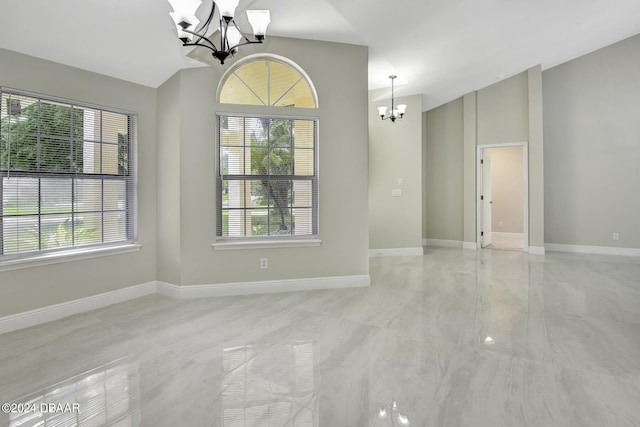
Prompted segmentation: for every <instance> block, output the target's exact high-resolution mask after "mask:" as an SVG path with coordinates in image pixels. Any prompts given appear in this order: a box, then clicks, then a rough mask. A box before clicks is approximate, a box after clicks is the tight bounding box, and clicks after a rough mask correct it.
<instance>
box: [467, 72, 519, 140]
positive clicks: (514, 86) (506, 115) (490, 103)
mask: <svg viewBox="0 0 640 427" xmlns="http://www.w3.org/2000/svg"><path fill="white" fill-rule="evenodd" d="M477 94H478V95H477V104H476V105H477V109H478V111H477V115H478V117H477V120H478V121H477V132H478V133H477V138H478V139H477V143H478V145H485V144H500V143H504V142H522V141H528V140H529V106H528V99H529V95H528V87H527V73H520V74H517V75H515V76H513V77H510V78H508V79H505V80H502V81H500V82H497V83H495V84H493V85H491V86H488V87H486V88H484V89H480V90H479V91H478V92H477Z"/></svg>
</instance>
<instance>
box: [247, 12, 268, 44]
mask: <svg viewBox="0 0 640 427" xmlns="http://www.w3.org/2000/svg"><path fill="white" fill-rule="evenodd" d="M247 19H248V20H249V24H250V25H251V28H253V35H254V36H256V39H260V38H264V36H265V34H267V27H268V26H269V23H270V22H271V14H270V13H269V11H268V10H247Z"/></svg>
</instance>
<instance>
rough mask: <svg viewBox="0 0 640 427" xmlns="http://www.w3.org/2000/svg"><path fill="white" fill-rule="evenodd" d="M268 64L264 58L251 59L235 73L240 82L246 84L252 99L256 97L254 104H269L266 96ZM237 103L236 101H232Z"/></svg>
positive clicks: (267, 89)
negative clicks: (256, 100)
mask: <svg viewBox="0 0 640 427" xmlns="http://www.w3.org/2000/svg"><path fill="white" fill-rule="evenodd" d="M268 67H269V64H268V62H267V61H265V60H257V61H251V62H249V63H248V64H245V65H243V66H241V67H240V68H238V69H237V70H236V71H235V73H234V74H235V75H236V76H237V77H238V78H239V79H240V83H241V84H242V85H243V86H246V87H247V88H248V89H250V91H251V92H252V93H253V95H254V99H258V100H259V102H256V103H255V104H256V105H269V101H268V99H269V97H268V91H269V87H268V81H269V70H268ZM234 104H238V102H234Z"/></svg>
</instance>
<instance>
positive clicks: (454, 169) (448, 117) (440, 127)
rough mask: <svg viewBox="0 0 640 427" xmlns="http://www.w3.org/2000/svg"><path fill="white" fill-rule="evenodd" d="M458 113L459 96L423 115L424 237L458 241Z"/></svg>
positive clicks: (460, 130) (460, 187)
mask: <svg viewBox="0 0 640 427" xmlns="http://www.w3.org/2000/svg"><path fill="white" fill-rule="evenodd" d="M462 114H463V111H462V98H458V99H456V100H455V101H452V102H450V103H448V104H445V105H443V106H440V107H438V108H434V109H433V110H430V111H427V112H425V113H424V114H423V120H424V122H425V144H424V150H425V153H426V155H425V160H424V170H425V182H424V186H425V192H424V200H423V206H424V212H426V215H423V216H424V218H425V228H424V230H425V233H426V234H424V237H425V238H429V239H442V240H455V241H462V212H463V207H462V190H463V183H462V177H463V173H462V171H463V167H462V160H463V155H462V150H463V127H462Z"/></svg>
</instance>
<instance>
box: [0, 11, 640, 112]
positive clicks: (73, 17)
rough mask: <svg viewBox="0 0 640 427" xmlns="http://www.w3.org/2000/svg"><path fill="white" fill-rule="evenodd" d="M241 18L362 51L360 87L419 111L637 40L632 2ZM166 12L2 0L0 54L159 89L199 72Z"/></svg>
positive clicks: (639, 22)
mask: <svg viewBox="0 0 640 427" xmlns="http://www.w3.org/2000/svg"><path fill="white" fill-rule="evenodd" d="M208 1H209V0H205V4H208ZM240 8H241V9H246V8H251V9H270V10H271V21H272V22H271V25H270V27H269V29H268V32H267V36H269V35H273V36H283V37H293V38H304V39H315V40H326V41H336V42H343V43H354V44H361V45H366V46H368V47H369V88H370V89H378V88H382V87H386V86H389V79H388V78H387V77H388V76H389V75H390V74H397V75H398V76H399V78H398V82H399V83H400V86H399V87H398V88H397V94H398V95H410V94H418V93H419V94H422V97H423V109H425V110H428V109H431V108H433V107H436V106H438V105H441V104H443V103H445V102H448V101H450V100H452V99H455V98H457V97H459V96H461V95H463V94H465V93H467V92H470V91H473V90H476V89H479V88H482V87H485V86H487V85H489V84H492V83H494V82H495V81H497V80H498V79H500V78H504V77H508V76H510V75H513V74H516V73H519V72H521V71H523V70H525V69H527V68H529V67H531V66H534V65H537V64H542V68H543V69H547V68H550V67H553V66H555V65H558V64H560V63H563V62H566V61H568V60H571V59H573V58H576V57H578V56H581V55H583V54H585V53H588V52H591V51H594V50H596V49H599V48H601V47H604V46H607V45H609V44H612V43H614V42H617V41H619V40H622V39H625V38H627V37H630V36H633V35H635V34H638V33H640V1H638V0H562V1H558V0H394V1H392V2H390V1H387V2H382V1H379V0H348V1H346V0H241V2H240ZM170 11H171V7H170V5H169V3H168V2H167V1H165V0H135V1H134V0H109V1H98V0H58V1H51V0H28V1H16V0H0V13H1V15H2V17H3V19H2V25H0V47H2V48H6V49H9V50H13V51H17V52H22V53H25V54H28V55H33V56H36V57H40V58H44V59H48V60H51V61H55V62H59V63H63V64H66V65H70V66H74V67H78V68H82V69H85V70H89V71H94V72H98V73H101V74H106V75H108V76H112V77H117V78H120V79H124V80H128V81H131V82H135V83H139V84H143V85H147V86H151V87H157V86H159V85H161V84H162V83H163V82H164V81H165V80H166V79H167V78H169V77H170V76H171V75H173V74H174V73H175V72H176V71H177V70H178V69H180V68H184V67H195V66H202V64H201V63H199V62H197V61H195V60H194V59H190V58H188V57H186V56H185V48H183V47H182V46H181V45H180V43H179V42H178V41H177V39H176V35H175V27H174V25H173V21H172V20H171V18H170V17H169V12H170ZM239 15H240V16H242V15H243V14H239ZM238 20H239V21H242V18H239V19H238ZM333 65H335V64H332V66H333ZM0 84H1V82H0Z"/></svg>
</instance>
